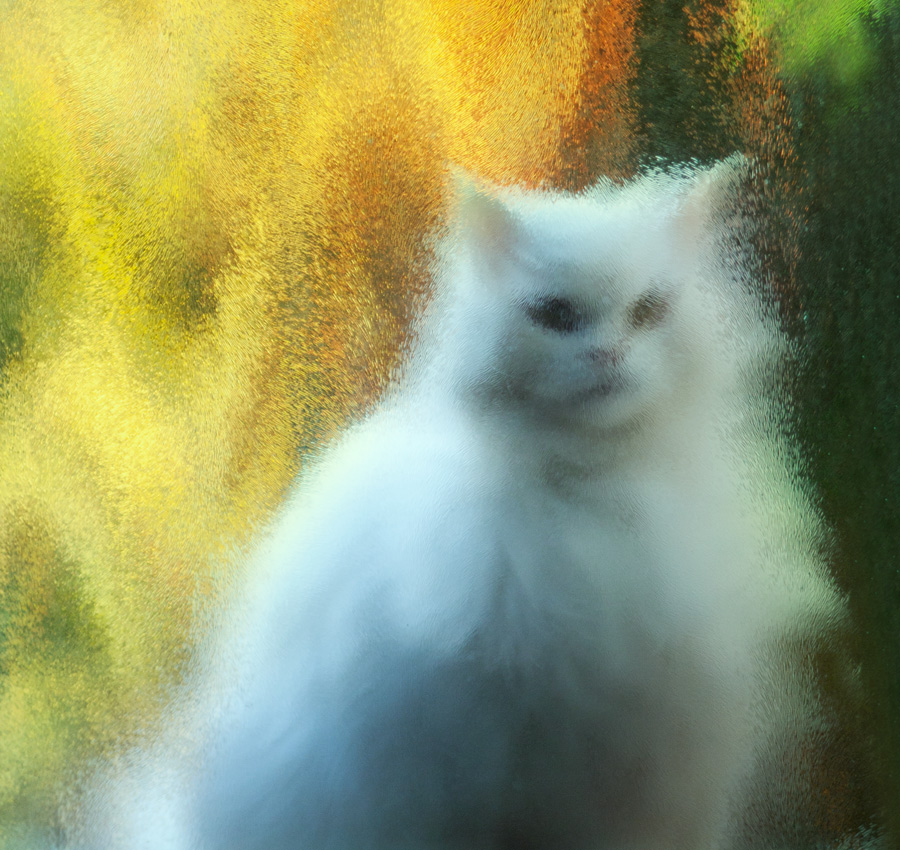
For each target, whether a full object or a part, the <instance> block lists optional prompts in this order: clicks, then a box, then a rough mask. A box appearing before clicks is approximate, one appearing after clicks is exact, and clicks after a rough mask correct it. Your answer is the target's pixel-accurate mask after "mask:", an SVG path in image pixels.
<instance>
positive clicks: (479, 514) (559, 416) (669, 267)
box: [111, 160, 840, 850]
mask: <svg viewBox="0 0 900 850" xmlns="http://www.w3.org/2000/svg"><path fill="white" fill-rule="evenodd" d="M741 170H742V164H741V163H740V162H739V161H737V160H731V161H726V162H725V163H722V164H720V165H718V166H717V167H715V168H713V169H711V170H707V171H699V170H697V171H690V170H684V171H682V172H680V173H669V174H664V173H653V174H649V175H647V176H645V177H643V178H640V179H638V180H636V181H633V182H632V183H630V184H627V185H625V186H614V185H612V184H602V185H600V186H598V187H597V188H595V189H594V190H592V192H590V193H586V194H583V195H579V196H574V195H562V194H560V195H557V194H553V193H549V192H525V191H521V190H500V189H496V188H491V187H477V186H473V185H468V186H465V187H464V188H463V189H462V191H461V193H460V200H459V209H458V216H457V219H458V222H459V226H458V228H457V230H456V231H455V235H453V236H450V237H448V239H447V241H446V246H445V250H444V252H443V260H442V269H441V273H440V275H439V280H438V287H437V290H438V291H437V294H436V296H435V300H434V303H433V304H432V307H431V309H430V311H429V314H428V316H427V317H426V320H425V321H424V322H423V326H422V330H421V333H420V343H419V346H418V348H417V351H416V353H415V354H414V355H413V356H412V358H411V359H410V362H409V364H408V366H407V368H406V372H405V375H404V376H403V377H402V379H400V381H399V382H398V385H397V387H396V388H395V389H394V390H393V391H392V392H391V393H390V394H389V395H388V397H387V398H386V399H385V401H384V403H383V404H382V405H381V406H380V408H379V409H378V411H377V412H376V413H375V414H374V415H372V416H371V417H370V418H369V419H368V420H367V421H365V422H363V423H362V424H360V425H358V426H357V427H355V428H353V429H351V430H350V431H349V432H348V433H347V434H346V435H345V436H344V438H343V439H342V440H341V441H340V442H339V444H338V445H337V446H335V447H334V448H333V449H332V450H331V451H330V452H328V453H327V454H326V455H325V456H323V457H322V458H321V460H320V461H319V462H318V463H316V464H315V466H314V468H313V469H311V471H309V472H308V473H307V474H306V475H304V476H303V478H302V479H301V481H300V482H299V483H298V486H297V489H296V492H295V494H294V496H293V497H292V499H291V500H290V501H289V503H288V504H287V505H286V506H285V508H284V510H283V511H282V513H281V516H280V518H279V520H278V521H277V523H276V524H275V526H274V528H273V530H272V532H271V534H270V536H269V538H268V539H267V541H266V542H265V544H264V545H263V546H262V547H261V548H260V550H259V553H258V555H257V561H256V562H257V569H256V572H255V575H256V583H255V585H254V586H253V588H252V590H251V591H250V592H248V599H251V598H252V600H253V601H252V602H248V604H247V609H246V611H245V613H244V614H243V615H242V617H241V619H242V621H243V622H244V624H245V625H244V627H242V630H240V631H239V632H238V633H239V634H240V637H239V638H236V637H234V636H232V637H229V638H228V639H227V650H226V651H227V653H228V654H230V655H232V656H234V657H236V658H237V659H238V661H237V665H238V669H239V670H240V671H241V673H240V675H239V676H237V677H236V681H239V682H240V684H239V685H238V686H232V687H231V690H232V697H231V699H230V701H229V706H230V707H229V708H228V710H227V711H226V712H225V713H224V714H225V717H224V719H223V720H222V721H221V722H217V723H216V724H214V731H213V732H212V733H210V734H209V736H208V738H207V739H206V740H205V743H204V745H203V748H202V752H201V756H200V761H199V762H198V765H199V766H198V767H197V771H198V772H197V773H196V775H194V774H191V776H192V777H194V778H190V779H188V780H185V782H184V786H185V787H184V790H183V792H182V794H181V795H180V796H181V800H180V806H181V807H182V808H183V809H184V815H183V818H184V819H185V822H188V823H189V827H186V826H185V825H184V824H182V825H181V826H180V827H179V828H178V829H174V828H170V830H169V832H168V833H167V835H166V836H165V837H159V836H157V838H156V839H154V843H153V846H155V847H156V848H159V849H160V850H162V848H164V847H171V848H180V847H187V846H191V847H198V848H202V850H262V848H266V850H288V848H291V850H296V849H297V848H303V850H481V848H484V850H488V849H489V848H490V850H526V848H534V850H543V848H547V849H548V850H549V848H553V850H601V849H602V848H611V850H612V848H615V850H656V848H659V849H660V850H662V848H666V850H707V848H709V850H713V848H724V847H726V846H728V843H729V841H730V838H731V834H732V820H733V818H734V816H735V813H736V812H737V811H739V809H740V802H741V791H742V787H743V786H744V783H745V782H746V779H747V777H748V776H749V774H750V772H751V770H752V769H753V767H754V764H755V760H756V756H757V754H758V753H759V752H760V751H761V749H762V748H764V746H765V742H766V738H767V728H766V724H770V725H771V723H772V722H773V721H772V718H773V717H776V716H777V717H779V718H780V719H779V721H778V722H779V723H782V724H783V723H792V724H794V725H796V726H798V728H799V727H800V726H802V724H803V723H806V722H808V721H809V720H810V718H812V717H813V715H814V699H813V695H812V694H811V693H809V692H808V690H806V689H805V687H804V686H802V685H801V684H800V683H799V682H798V681H796V680H795V678H794V677H792V675H791V674H790V672H789V670H782V668H781V661H782V659H780V658H779V656H778V655H777V651H775V650H773V647H774V646H775V645H776V642H777V639H778V638H779V637H780V636H783V635H785V634H788V633H792V632H796V633H804V632H809V631H813V630H815V629H819V628H824V627H825V626H826V625H827V624H828V623H830V622H833V621H834V620H835V619H836V618H837V617H839V616H840V605H839V603H838V600H837V597H836V595H835V594H834V592H833V591H832V589H831V588H830V585H829V584H828V582H827V581H826V579H825V578H824V577H823V576H822V574H821V572H820V568H819V566H818V559H817V557H816V547H817V545H818V543H819V541H818V534H819V527H818V525H817V522H816V519H815V516H814V515H813V513H812V511H811V509H810V508H809V506H808V503H807V501H806V500H805V498H804V497H803V494H802V492H801V490H800V488H799V487H798V486H797V485H796V483H795V482H794V481H793V479H792V471H791V470H789V469H787V468H786V467H785V465H784V461H783V460H782V458H783V456H784V454H783V452H782V451H781V446H780V443H779V438H778V437H776V436H775V434H776V432H777V430H778V429H777V427H776V426H777V424H778V423H777V421H776V420H777V407H776V406H775V405H774V403H772V402H771V400H770V399H768V398H767V396H766V393H767V392H768V389H767V387H766V382H765V376H766V375H767V374H769V373H770V372H771V371H772V369H773V367H774V366H776V365H777V362H778V358H779V357H781V356H782V355H783V348H784V344H783V340H782V338H781V336H780V334H779V332H778V330H777V326H776V323H775V322H774V321H773V320H771V318H770V317H769V316H768V315H767V313H766V311H765V310H764V309H763V308H762V307H761V305H760V304H759V303H758V301H757V300H756V299H755V298H754V297H753V296H752V294H751V291H750V288H749V285H748V283H747V280H746V274H747V273H746V269H745V268H744V266H745V262H746V258H745V257H742V256H741V255H740V253H735V252H734V251H733V250H732V251H726V250H725V248H724V247H723V246H725V245H727V244H729V243H728V241H727V239H728V236H729V234H728V232H727V231H726V230H725V229H724V228H723V227H721V226H720V225H719V224H717V222H718V221H721V220H722V213H721V210H722V209H724V208H725V207H727V206H728V205H727V203H726V201H727V200H728V198H729V197H730V198H731V199H732V201H733V200H734V199H735V197H736V195H735V192H736V191H737V189H736V187H737V185H738V180H739V176H740V172H741ZM732 206H734V205H733V204H732ZM650 288H653V289H654V290H655V291H658V292H660V293H661V294H662V296H663V297H664V298H665V299H666V300H667V304H668V309H667V312H666V313H665V315H664V317H663V318H662V320H661V321H659V322H651V323H650V325H649V326H647V327H643V326H641V327H635V326H634V323H633V322H630V321H629V318H628V317H629V310H631V309H632V308H633V305H634V304H635V302H636V301H637V300H638V299H639V298H641V296H642V295H644V294H645V293H646V292H647V291H648V290H649V289H650ZM548 297H555V298H562V297H564V298H567V299H570V300H573V301H577V303H578V304H579V305H580V308H582V314H583V316H584V317H587V318H585V319H584V326H583V327H579V329H578V330H576V331H571V332H558V331H554V330H552V329H548V328H546V327H542V326H541V325H540V323H536V322H535V321H534V319H533V318H530V317H529V314H528V312H527V309H528V307H529V306H533V305H534V304H535V303H537V302H538V301H540V299H541V298H548ZM226 678H227V679H228V681H229V682H230V681H231V676H230V675H229V676H228V677H226ZM762 705H764V706H765V710H764V711H763V710H762V709H761V708H760V706H762ZM176 796H178V795H176ZM111 846H112V845H111ZM131 846H139V845H138V844H134V843H132V845H131ZM140 846H143V845H140ZM147 846H151V845H150V844H148V845H147Z"/></svg>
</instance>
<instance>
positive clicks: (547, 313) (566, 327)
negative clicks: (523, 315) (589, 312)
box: [525, 298, 587, 334]
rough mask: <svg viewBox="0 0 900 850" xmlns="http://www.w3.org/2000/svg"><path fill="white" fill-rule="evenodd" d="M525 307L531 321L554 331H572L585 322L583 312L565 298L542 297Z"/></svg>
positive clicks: (578, 328) (562, 332)
mask: <svg viewBox="0 0 900 850" xmlns="http://www.w3.org/2000/svg"><path fill="white" fill-rule="evenodd" d="M525 309H526V311H527V313H528V318H530V319H531V321H532V322H534V323H535V324H536V325H538V326H540V327H542V328H545V329H546V330H549V331H555V332H556V333H561V334H565V333H574V332H575V331H579V330H581V329H582V328H583V327H584V326H585V324H586V323H587V322H586V319H585V317H584V315H583V313H582V312H581V311H580V310H579V309H578V308H577V307H576V306H575V305H574V304H573V303H572V302H571V301H569V300H568V299H567V298H543V299H541V300H540V301H538V302H537V303H536V304H529V305H528V306H527V307H526V308H525Z"/></svg>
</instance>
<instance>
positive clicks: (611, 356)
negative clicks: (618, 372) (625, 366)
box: [588, 348, 623, 366]
mask: <svg viewBox="0 0 900 850" xmlns="http://www.w3.org/2000/svg"><path fill="white" fill-rule="evenodd" d="M588 357H589V358H590V360H591V362H593V363H599V364H600V365H602V366H618V365H619V364H620V363H621V362H622V357H623V354H622V349H621V348H592V349H591V350H590V352H589V353H588Z"/></svg>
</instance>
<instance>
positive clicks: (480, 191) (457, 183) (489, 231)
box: [451, 168, 515, 252]
mask: <svg viewBox="0 0 900 850" xmlns="http://www.w3.org/2000/svg"><path fill="white" fill-rule="evenodd" d="M451 179H452V185H453V189H454V194H455V196H456V203H457V215H458V217H459V221H460V222H461V223H462V226H463V229H464V233H465V237H466V238H467V239H468V240H469V241H470V242H473V243H475V244H478V245H481V246H482V247H484V248H486V249H492V250H493V251H494V252H496V251H497V250H498V249H500V250H502V249H504V248H508V247H509V246H510V245H511V244H512V242H513V239H514V238H515V226H514V222H513V218H512V214H511V212H510V210H509V209H508V208H507V206H506V204H504V202H503V199H502V197H501V193H502V190H501V189H500V188H498V187H497V186H494V185H492V184H490V183H487V182H485V181H483V180H479V179H478V178H476V177H473V176H472V175H471V174H469V173H468V172H466V171H464V170H463V169H461V168H454V169H453V170H452V171H451Z"/></svg>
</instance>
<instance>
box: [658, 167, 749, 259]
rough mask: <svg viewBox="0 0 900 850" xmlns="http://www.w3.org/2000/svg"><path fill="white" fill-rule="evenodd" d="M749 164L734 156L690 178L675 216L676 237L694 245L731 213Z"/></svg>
mask: <svg viewBox="0 0 900 850" xmlns="http://www.w3.org/2000/svg"><path fill="white" fill-rule="evenodd" d="M751 165H752V161H751V160H750V159H748V158H747V157H745V156H744V155H743V154H741V153H735V154H732V155H731V156H729V157H728V158H727V159H723V160H721V161H719V162H717V163H716V164H715V165H713V166H712V167H710V168H706V169H703V170H701V171H697V172H695V173H694V174H693V175H692V177H691V178H690V182H689V185H688V187H687V190H686V192H685V194H684V196H683V197H682V200H681V203H680V204H679V208H678V212H677V214H676V226H677V229H678V233H679V236H680V237H681V238H682V239H683V240H685V242H686V243H687V244H696V243H697V241H698V240H700V239H701V238H702V236H703V234H705V233H707V232H709V231H710V230H711V229H712V228H713V227H715V226H716V225H717V224H721V223H724V220H725V218H726V217H728V216H729V215H733V214H734V211H735V210H736V208H737V204H736V201H737V199H738V193H739V192H740V190H741V187H742V186H743V185H744V184H745V183H746V181H747V178H748V176H749V174H750V168H751Z"/></svg>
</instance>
